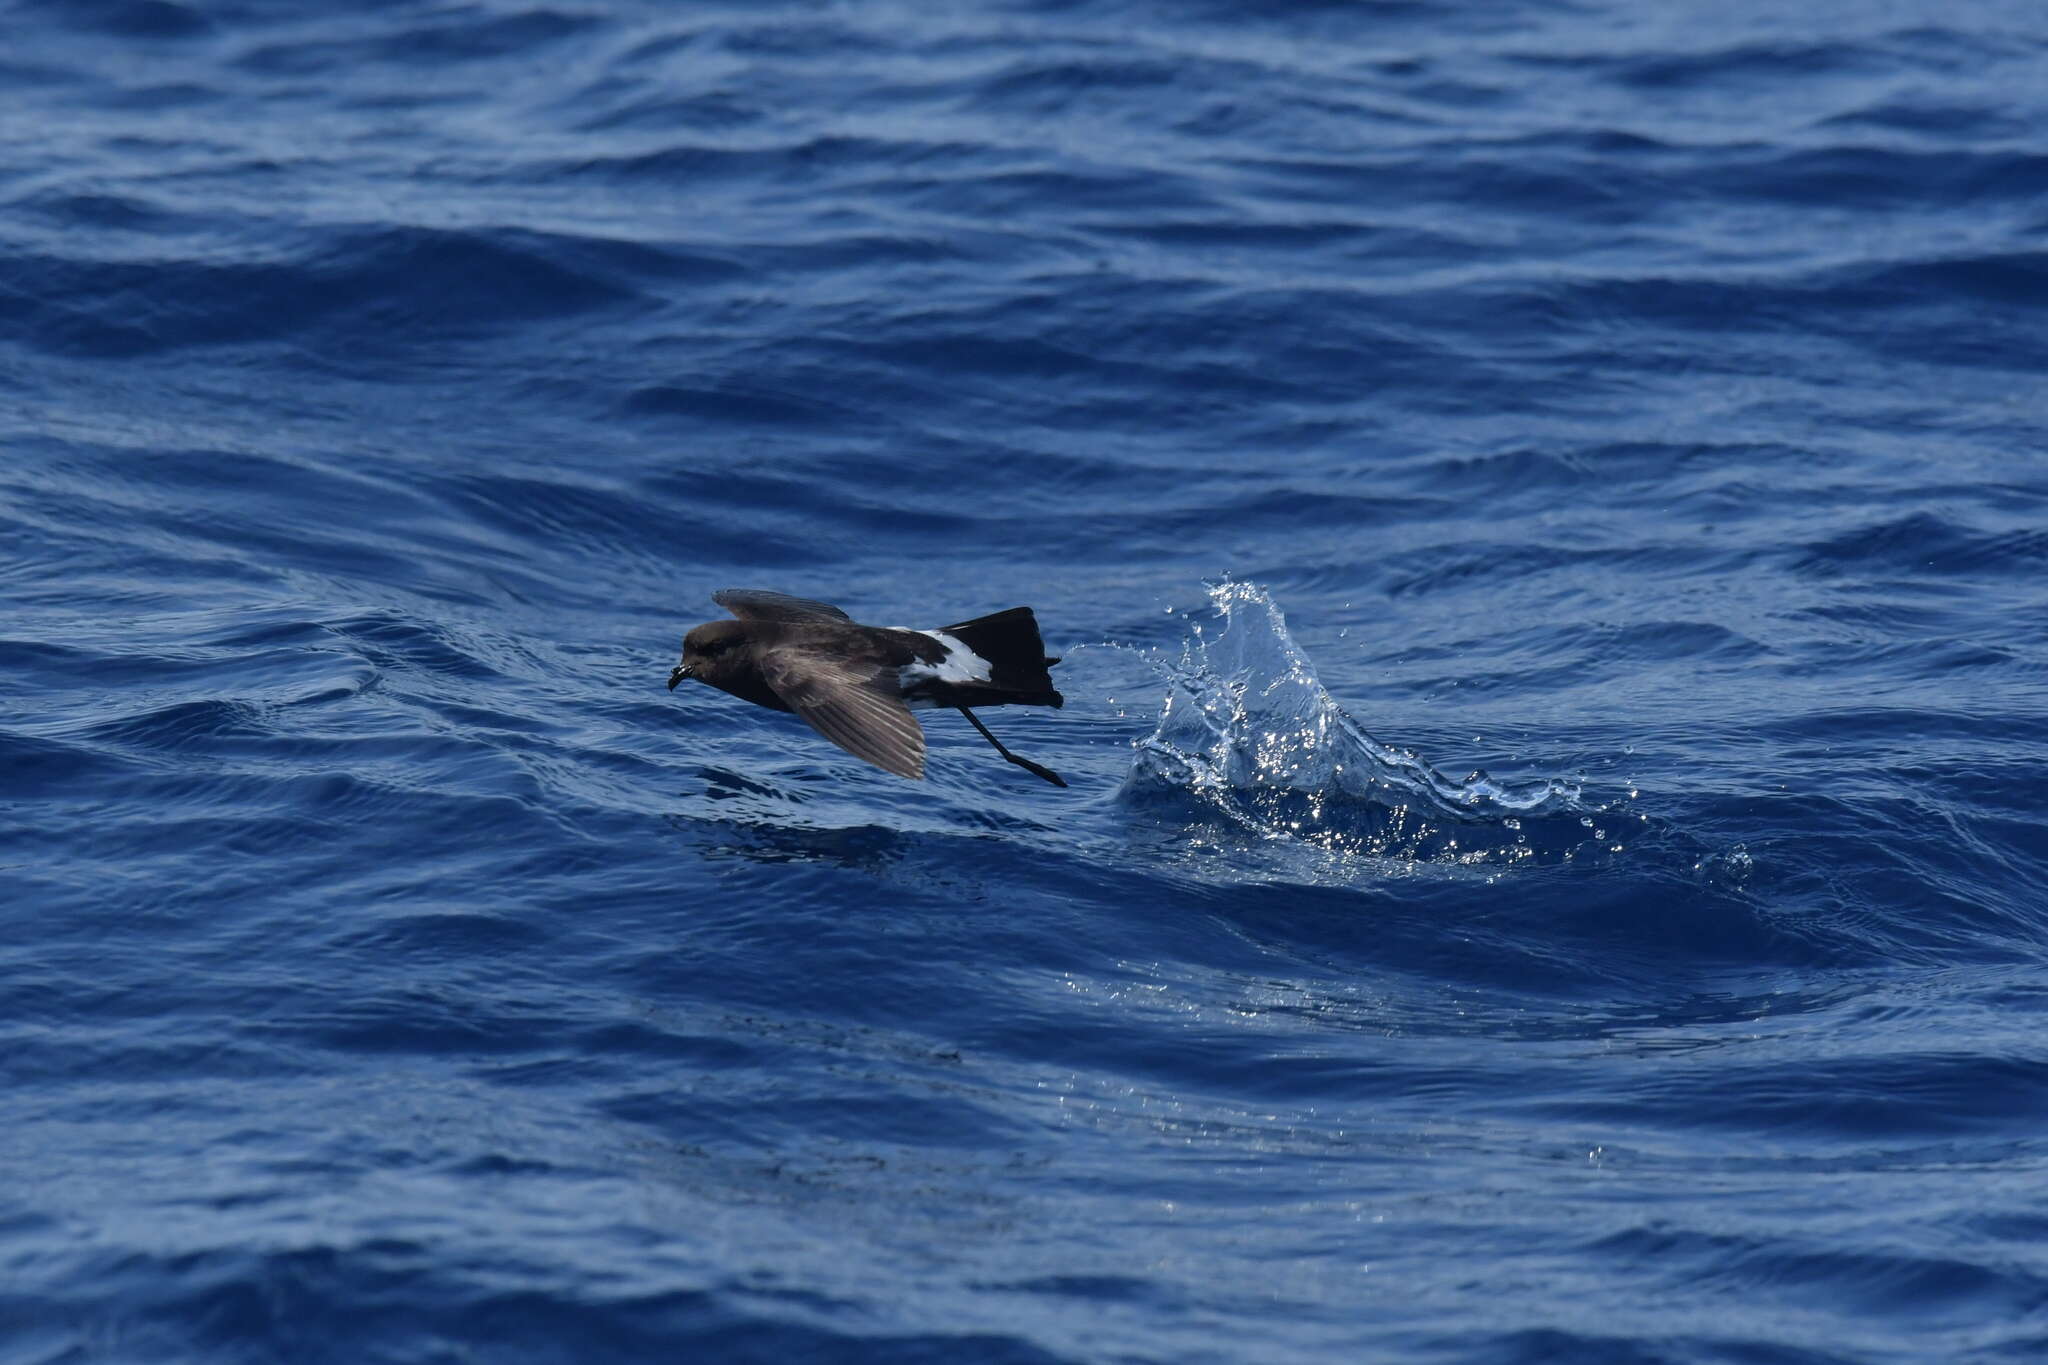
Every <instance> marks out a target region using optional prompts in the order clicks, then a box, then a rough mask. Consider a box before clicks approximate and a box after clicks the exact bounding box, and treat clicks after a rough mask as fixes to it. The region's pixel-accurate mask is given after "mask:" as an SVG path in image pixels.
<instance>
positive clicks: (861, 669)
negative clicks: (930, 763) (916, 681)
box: [721, 604, 924, 778]
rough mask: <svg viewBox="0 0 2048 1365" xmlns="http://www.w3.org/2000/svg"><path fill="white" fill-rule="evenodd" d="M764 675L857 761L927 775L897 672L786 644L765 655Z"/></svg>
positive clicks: (920, 741) (795, 708) (777, 691)
mask: <svg viewBox="0 0 2048 1365" xmlns="http://www.w3.org/2000/svg"><path fill="white" fill-rule="evenodd" d="M721 605H723V604H721ZM761 674H762V676H763V677H765V678H766V679H767V680H768V685H769V686H770V687H772V688H774V689H775V695H776V696H778V697H781V698H782V699H783V700H784V701H786V702H788V703H789V709H790V710H792V711H794V712H796V713H797V714H798V715H799V716H802V717H803V718H804V720H806V721H807V722H809V723H810V726H811V728H812V729H813V730H816V731H817V732H818V733H819V734H821V735H823V736H824V737H825V738H827V739H829V740H831V741H832V742H833V743H834V744H837V745H838V746H839V747H840V748H842V749H844V750H846V752H848V753H850V754H852V755H853V756H854V757H855V758H860V759H865V760H866V761H868V762H869V763H872V764H874V765H875V766H876V767H877V768H883V769H886V770H887V771H889V772H892V773H896V774H897V775H899V776H902V777H914V778H922V777H923V776H924V731H923V729H921V728H920V727H919V726H918V723H917V717H915V716H913V715H911V714H910V709H909V708H908V707H906V706H905V705H904V704H903V698H902V696H901V695H900V694H899V693H898V692H897V689H896V676H895V671H894V670H893V669H890V670H886V671H885V670H883V669H881V668H879V667H877V666H876V665H873V664H869V665H866V666H863V665H862V664H860V663H856V662H847V661H843V660H839V659H834V658H829V657H827V656H825V655H822V654H819V653H816V652H814V651H812V650H807V649H803V648H801V647H799V646H795V645H784V646H781V647H779V648H775V649H768V650H763V651H762V653H761Z"/></svg>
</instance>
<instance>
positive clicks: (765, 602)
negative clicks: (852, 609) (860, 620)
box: [711, 588, 853, 621]
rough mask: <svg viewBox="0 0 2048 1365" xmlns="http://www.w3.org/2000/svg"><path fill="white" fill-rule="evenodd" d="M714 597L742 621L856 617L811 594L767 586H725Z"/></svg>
mask: <svg viewBox="0 0 2048 1365" xmlns="http://www.w3.org/2000/svg"><path fill="white" fill-rule="evenodd" d="M711 600H712V601H714V602H716V603H718V605H719V606H721V607H724V608H725V609H726V610H727V611H729V612H731V613H732V614H733V615H734V616H737V617H739V618H740V620H742V621H814V620H817V619H819V618H820V617H822V618H824V619H825V620H828V621H851V620H852V619H853V618H852V617H851V616H848V615H847V614H846V613H845V612H843V611H841V610H839V608H837V607H835V606H833V605H831V604H830V603H828V602H813V601H812V600H811V599H810V598H808V597H791V596H790V595H789V594H788V593H786V592H769V591H767V590H766V589H765V588H722V589H720V590H719V591H717V592H715V593H712V594H711Z"/></svg>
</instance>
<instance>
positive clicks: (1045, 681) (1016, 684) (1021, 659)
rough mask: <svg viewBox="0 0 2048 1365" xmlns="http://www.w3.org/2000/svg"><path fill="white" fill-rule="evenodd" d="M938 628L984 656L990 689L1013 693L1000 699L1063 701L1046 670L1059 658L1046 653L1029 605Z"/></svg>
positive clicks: (1039, 703)
mask: <svg viewBox="0 0 2048 1365" xmlns="http://www.w3.org/2000/svg"><path fill="white" fill-rule="evenodd" d="M939 629H940V630H943V631H944V632H945V633H946V634H948V635H951V636H953V637H954V638H955V639H957V640H959V641H960V643H961V644H964V645H966V646H967V647H968V648H969V649H971V650H973V651H974V652H975V653H976V654H979V655H980V656H981V657H982V658H984V659H986V660H988V662H989V682H988V685H989V687H990V689H991V690H997V691H1002V692H1008V693H1012V694H1014V695H1012V696H1008V697H1005V698H1003V700H1004V701H1008V702H1013V703H1018V704H1021V705H1024V706H1064V705H1065V704H1066V700H1067V699H1066V698H1065V697H1062V696H1061V695H1060V694H1059V691H1058V690H1057V689H1056V688H1054V687H1053V685H1052V674H1050V673H1049V672H1047V671H1046V670H1048V669H1050V668H1051V667H1052V666H1053V665H1054V664H1056V663H1058V662H1059V660H1058V659H1053V658H1048V657H1047V656H1046V653H1045V641H1043V640H1041V639H1040V638H1039V637H1038V618H1036V617H1035V616H1033V615H1032V614H1031V608H1029V607H1011V608H1010V609H1009V610H1008V611H999V612H995V613H993V614H992V615H989V616H977V617H975V618H974V619H973V620H972V621H962V622H961V623H960V624H959V625H957V626H941V627H939ZM990 704H991V703H989V702H979V703H972V702H971V703H969V705H982V706H986V705H990Z"/></svg>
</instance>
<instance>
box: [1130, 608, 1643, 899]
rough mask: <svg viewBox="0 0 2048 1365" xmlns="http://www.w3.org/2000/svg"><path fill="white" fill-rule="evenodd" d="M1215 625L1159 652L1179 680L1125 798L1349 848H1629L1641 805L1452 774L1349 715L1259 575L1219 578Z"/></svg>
mask: <svg viewBox="0 0 2048 1365" xmlns="http://www.w3.org/2000/svg"><path fill="white" fill-rule="evenodd" d="M1209 599H1210V602H1211V604H1212V605H1213V606H1214V607H1215V609H1216V612H1217V614H1218V616H1219V617H1220V618H1221V619H1220V622H1219V623H1218V625H1219V626H1220V629H1218V628H1205V627H1204V626H1203V625H1197V626H1195V628H1194V633H1193V634H1192V635H1191V636H1190V638H1189V639H1188V641H1187V642H1186V643H1185V644H1184V645H1183V646H1182V649H1181V654H1180V658H1179V659H1178V660H1175V661H1167V660H1165V659H1161V658H1156V657H1155V658H1154V659H1152V661H1151V662H1152V664H1153V666H1154V667H1155V668H1157V669H1158V670H1159V671H1160V672H1161V673H1162V674H1163V675H1164V677H1165V678H1166V681H1167V683H1168V692H1167V696H1166V700H1165V704H1164V706H1163V708H1162V710H1161V713H1160V717H1159V725H1158V728H1157V729H1155V730H1154V731H1153V732H1152V733H1151V734H1150V735H1148V736H1146V737H1145V738H1143V739H1141V740H1138V741H1136V748H1137V751H1138V752H1137V758H1136V761H1135V762H1134V763H1133V764H1132V766H1131V771H1130V774H1129V776H1128V777H1126V778H1125V780H1124V785H1123V788H1122V790H1121V791H1120V792H1119V793H1118V795H1119V799H1122V800H1124V801H1126V802H1130V803H1134V804H1154V803H1159V802H1161V801H1172V800H1175V799H1179V800H1192V801H1193V802H1194V803H1196V804H1197V805H1198V806H1199V807H1201V808H1202V809H1203V810H1205V811H1206V812H1208V813H1209V814H1210V815H1211V816H1212V817H1218V818H1220V820H1221V822H1222V823H1224V824H1225V825H1226V826H1229V827H1234V828H1235V829H1237V830H1238V831H1241V832H1244V833H1249V834H1251V835H1253V836H1255V837H1256V838H1257V839H1259V840H1261V841H1269V842H1274V843H1284V844H1289V845H1295V846H1300V847H1303V848H1306V849H1313V850H1318V851H1320V852H1321V853H1324V854H1328V855H1332V856H1333V857H1336V858H1338V859H1340V860H1348V859H1356V858H1360V857H1364V858H1374V859H1390V860H1398V861H1401V862H1406V863H1411V864H1413V863H1424V862H1427V863H1444V864H1463V865H1474V864H1485V865H1493V866H1498V865H1504V864H1515V863H1524V862H1536V863H1551V862H1558V861H1568V860H1570V859H1572V858H1574V857H1576V856H1579V855H1580V854H1581V853H1582V852H1584V851H1585V850H1588V849H1592V848H1598V849H1600V850H1601V851H1606V852H1618V851H1620V848H1621V841H1620V838H1619V832H1618V829H1612V828H1609V827H1610V826H1618V825H1620V824H1621V823H1623V822H1624V821H1626V822H1627V823H1630V824H1633V823H1635V821H1636V817H1633V816H1627V815H1621V814H1619V813H1616V812H1610V811H1604V810H1599V809H1596V808H1592V807H1588V806H1586V805H1584V804H1582V801H1581V792H1580V789H1579V787H1578V786H1577V785H1576V784H1575V783H1571V782H1564V781H1556V780H1551V781H1539V782H1531V783H1526V784H1514V783H1507V782H1498V781H1495V780H1494V779H1492V778H1491V777H1488V776H1487V775H1486V774H1485V773H1483V772H1481V773H1474V774H1473V775H1472V776H1471V777H1469V778H1467V779H1466V780H1464V781H1462V782H1459V781H1455V780H1453V779H1451V778H1449V777H1446V776H1445V775H1444V774H1442V773H1440V772H1438V771H1437V770H1436V769H1435V768H1433V767H1431V766H1430V765H1429V764H1428V763H1427V762H1425V761H1424V760H1423V759H1422V758H1421V757H1420V756H1418V755H1416V754H1414V753H1412V752H1410V751H1409V750H1406V749H1399V748H1395V747H1393V746H1392V745H1388V744H1384V743H1382V742H1380V741H1379V740H1377V739H1375V738H1373V737H1372V736H1371V735H1369V734H1367V733H1366V732H1365V731H1364V730H1363V729H1361V728H1360V727H1359V726H1358V724H1357V723H1356V722H1354V721H1353V720H1352V719H1351V718H1350V717H1349V716H1347V715H1345V714H1344V711H1343V710H1342V708H1340V707H1339V706H1338V705H1337V703H1336V700H1335V699H1334V698H1332V697H1331V696H1330V694H1329V692H1328V691H1326V690H1325V689H1324V687H1323V685H1322V683H1321V682H1320V681H1319V680H1318V679H1317V677H1316V672H1315V668H1314V666H1313V665H1312V664H1311V663H1310V662H1309V659H1308V656H1307V655H1306V654H1304V653H1302V651H1301V647H1300V646H1299V645H1297V644H1296V643H1295V642H1294V638H1293V637H1292V636H1291V635H1289V634H1288V631H1287V622H1286V620H1285V618H1283V617H1282V615H1281V613H1280V608H1279V607H1278V606H1277V605H1276V604H1275V603H1274V601H1273V599H1272V597H1271V596H1269V595H1268V594H1267V593H1266V591H1265V590H1264V589H1263V588H1260V587H1258V586H1257V585H1256V584H1251V583H1239V582H1223V583H1219V584H1215V585H1212V586H1211V587H1210V589H1209Z"/></svg>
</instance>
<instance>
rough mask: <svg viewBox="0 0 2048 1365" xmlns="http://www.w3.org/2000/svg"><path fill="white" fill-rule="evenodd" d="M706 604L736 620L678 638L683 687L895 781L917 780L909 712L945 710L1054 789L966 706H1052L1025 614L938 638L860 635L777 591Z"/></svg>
mask: <svg viewBox="0 0 2048 1365" xmlns="http://www.w3.org/2000/svg"><path fill="white" fill-rule="evenodd" d="M711 600H712V601H714V602H716V603H717V604H718V605H719V606H721V607H724V608H725V609H726V610H727V611H729V612H731V613H732V614H733V617H734V619H732V620H729V621H709V622H706V623H705V624H704V625H701V626H698V627H697V628H696V629H694V630H692V631H691V632H690V633H689V634H688V635H686V636H684V637H683V658H682V662H681V663H679V664H677V665H676V668H675V671H674V672H672V673H670V674H669V675H668V686H669V690H670V691H671V692H673V691H674V690H675V686H676V684H677V683H679V682H681V681H682V680H683V679H685V678H694V679H696V680H697V681H698V682H701V683H709V684H710V685H711V686H713V687H715V688H717V689H718V690H719V691H721V692H729V693H731V694H732V695H733V696H735V697H738V698H740V699H741V700H742V701H750V702H752V703H754V705H756V706H765V707H768V708H769V709H770V710H774V711H794V712H795V713H796V714H797V715H799V716H801V717H803V719H804V720H805V721H807V722H808V723H809V724H810V726H811V728H812V729H814V730H816V731H817V732H818V733H819V734H821V735H823V736H824V737H825V738H827V739H829V740H831V741H832V742H833V743H834V744H837V745H838V746H839V747H840V748H842V749H844V750H846V752H848V753H850V754H852V755H853V756H854V757H856V758H861V759H865V760H867V761H868V762H869V763H872V764H874V765H875V766H876V767H878V768H884V769H887V770H888V771H889V772H892V773H896V774H899V775H900V776H903V777H911V778H919V779H921V778H923V777H924V731H923V730H922V729H921V728H920V727H919V726H918V723H917V718H916V717H915V716H913V715H911V714H910V713H911V712H912V711H913V710H927V709H930V708H934V707H951V708H953V709H954V710H956V711H958V712H959V713H960V714H961V715H963V716H965V717H967V719H968V720H969V721H970V722H972V723H973V725H974V728H975V729H977V730H979V731H981V735H982V738H984V739H986V740H987V741H988V742H989V743H990V744H993V745H995V747H996V752H997V753H999V754H1001V755H1002V756H1003V757H1004V758H1006V759H1008V760H1009V761H1010V762H1012V763H1014V764H1016V765H1017V766H1018V767H1020V768H1025V769H1028V770H1029V771H1031V772H1034V773H1036V774H1038V776H1040V777H1042V778H1044V779H1045V780H1046V781H1048V782H1050V783H1052V784H1053V785H1054V786H1055V787H1064V786H1066V785H1067V784H1066V781H1065V780H1064V779H1062V778H1061V777H1060V775H1059V774H1058V773H1056V772H1054V771H1053V770H1052V769H1050V768H1045V767H1041V766H1039V765H1038V764H1036V763H1033V762H1032V761H1031V760H1030V759H1028V758H1019V757H1017V755H1015V754H1013V753H1011V752H1010V751H1009V750H1008V749H1005V748H1004V747H1003V746H1002V742H1001V741H1000V740H998V739H997V738H996V737H995V736H994V735H992V734H990V733H989V730H988V727H987V726H985V725H983V724H982V723H981V718H980V717H979V716H977V715H975V714H974V712H972V711H970V710H969V709H968V708H969V707H973V706H1060V705H1063V704H1064V703H1065V701H1066V699H1065V698H1064V697H1062V696H1060V694H1059V692H1058V691H1057V690H1055V689H1054V687H1053V685H1052V675H1051V674H1050V673H1049V672H1047V670H1048V669H1050V668H1051V667H1052V666H1053V665H1054V664H1056V663H1058V662H1059V660H1058V659H1055V658H1049V657H1047V655H1046V652H1045V642H1044V641H1043V640H1041V639H1040V638H1039V635H1038V621H1037V619H1036V618H1035V617H1033V616H1032V614H1031V608H1029V607H1011V608H1010V609H1009V610H1007V611H999V612H996V613H994V614H993V615H989V616H978V617H976V618H975V619H974V620H972V621H962V622H961V623H960V624H959V625H957V626H942V627H940V628H939V629H937V630H907V629H903V628H901V627H895V626H863V625H859V624H856V623H855V621H854V620H853V618H852V617H850V616H848V615H847V614H846V613H845V612H843V611H841V610H840V609H839V608H837V607H834V606H828V605H827V604H825V603H823V602H813V601H810V600H809V599H807V598H802V597H791V596H789V595H788V594H786V593H779V592H764V591H758V590H755V589H749V588H727V589H725V590H724V591H723V592H717V593H713V594H712V595H711Z"/></svg>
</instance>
